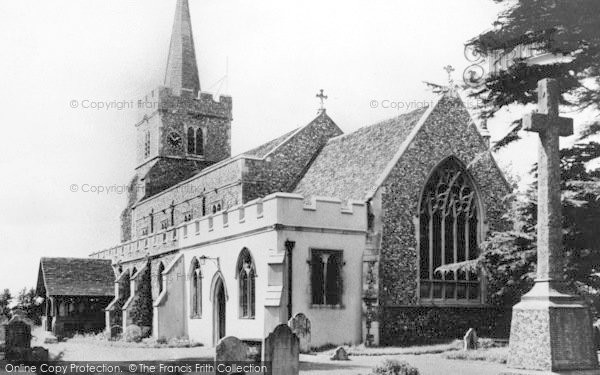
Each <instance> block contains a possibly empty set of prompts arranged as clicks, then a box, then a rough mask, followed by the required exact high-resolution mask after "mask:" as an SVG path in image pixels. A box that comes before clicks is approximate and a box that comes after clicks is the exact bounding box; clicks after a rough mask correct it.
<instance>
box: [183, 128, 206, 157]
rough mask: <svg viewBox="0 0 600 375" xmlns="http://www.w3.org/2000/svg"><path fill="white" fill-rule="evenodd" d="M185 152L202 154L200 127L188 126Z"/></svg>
mask: <svg viewBox="0 0 600 375" xmlns="http://www.w3.org/2000/svg"><path fill="white" fill-rule="evenodd" d="M187 152H188V154H189V155H204V133H203V132H202V129H201V128H198V129H196V130H195V129H194V128H192V127H189V128H188V130H187Z"/></svg>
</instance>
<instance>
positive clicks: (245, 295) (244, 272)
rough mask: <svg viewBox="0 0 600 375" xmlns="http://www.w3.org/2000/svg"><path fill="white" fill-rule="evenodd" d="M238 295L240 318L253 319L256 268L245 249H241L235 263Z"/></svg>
mask: <svg viewBox="0 0 600 375" xmlns="http://www.w3.org/2000/svg"><path fill="white" fill-rule="evenodd" d="M237 277H238V282H239V295H240V318H254V311H255V301H254V300H255V294H256V292H255V290H256V287H255V280H254V279H255V278H256V268H255V265H254V262H253V260H252V255H251V254H250V251H249V250H248V249H247V248H244V249H242V252H241V253H240V256H239V257H238V261H237Z"/></svg>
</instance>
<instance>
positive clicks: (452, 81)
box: [444, 65, 456, 89]
mask: <svg viewBox="0 0 600 375" xmlns="http://www.w3.org/2000/svg"><path fill="white" fill-rule="evenodd" d="M444 70H445V71H446V73H448V84H449V86H448V87H449V88H450V89H452V86H454V80H453V79H452V72H453V71H455V70H456V69H454V67H453V66H452V65H446V66H445V67H444Z"/></svg>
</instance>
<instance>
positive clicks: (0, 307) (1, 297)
mask: <svg viewBox="0 0 600 375" xmlns="http://www.w3.org/2000/svg"><path fill="white" fill-rule="evenodd" d="M12 299H13V297H12V295H11V294H10V290H8V289H4V290H3V291H2V293H0V315H4V316H7V317H8V316H10V307H9V305H10V302H11V301H12Z"/></svg>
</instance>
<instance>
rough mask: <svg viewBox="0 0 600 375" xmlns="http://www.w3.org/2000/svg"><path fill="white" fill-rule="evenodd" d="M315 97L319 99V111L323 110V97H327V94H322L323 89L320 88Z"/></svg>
mask: <svg viewBox="0 0 600 375" xmlns="http://www.w3.org/2000/svg"><path fill="white" fill-rule="evenodd" d="M316 97H317V98H319V100H321V107H320V108H319V111H320V112H323V111H324V110H325V99H327V95H325V94H323V89H321V90H320V92H319V93H318V94H317V95H316Z"/></svg>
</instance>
